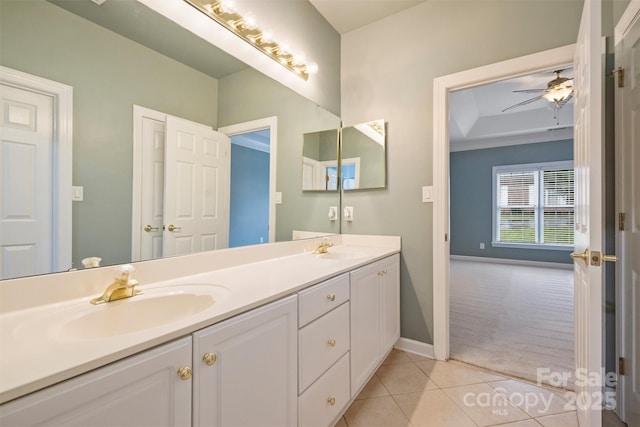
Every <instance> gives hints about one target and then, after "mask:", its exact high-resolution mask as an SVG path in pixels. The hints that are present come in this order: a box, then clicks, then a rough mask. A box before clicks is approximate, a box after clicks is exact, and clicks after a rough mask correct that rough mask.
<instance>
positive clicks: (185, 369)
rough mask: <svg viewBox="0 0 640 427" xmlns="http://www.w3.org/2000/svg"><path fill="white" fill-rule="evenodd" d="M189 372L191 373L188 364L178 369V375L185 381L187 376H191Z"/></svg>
mask: <svg viewBox="0 0 640 427" xmlns="http://www.w3.org/2000/svg"><path fill="white" fill-rule="evenodd" d="M191 373H192V372H191V368H190V367H188V366H183V367H182V368H180V369H178V376H179V377H180V379H181V380H183V381H186V380H188V379H189V378H191Z"/></svg>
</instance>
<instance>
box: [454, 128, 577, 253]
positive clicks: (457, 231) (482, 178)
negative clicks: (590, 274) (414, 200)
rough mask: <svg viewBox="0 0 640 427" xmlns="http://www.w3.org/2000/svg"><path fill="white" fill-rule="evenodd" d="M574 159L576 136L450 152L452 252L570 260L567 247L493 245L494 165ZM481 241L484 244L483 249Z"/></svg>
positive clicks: (569, 250) (569, 249)
mask: <svg viewBox="0 0 640 427" xmlns="http://www.w3.org/2000/svg"><path fill="white" fill-rule="evenodd" d="M562 160H573V140H571V139H568V140H563V141H553V142H541V143H536V144H523V145H514V146H510V147H499V148H486V149H482V150H469V151H457V152H453V153H451V155H450V167H451V169H450V179H451V192H450V197H451V199H450V202H451V211H450V212H451V223H450V226H451V255H463V256H474V257H485V258H501V259H514V260H525V261H544V262H556V263H563V264H571V262H572V261H571V258H570V257H569V253H570V252H571V249H572V248H568V249H567V250H546V249H537V248H536V249H518V248H504V247H494V246H492V245H491V241H492V232H493V231H492V207H493V196H492V174H493V169H492V168H493V167H494V166H502V165H519V164H527V163H541V162H555V161H562ZM480 243H484V245H485V248H484V249H480Z"/></svg>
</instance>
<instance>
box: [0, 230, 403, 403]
mask: <svg viewBox="0 0 640 427" xmlns="http://www.w3.org/2000/svg"><path fill="white" fill-rule="evenodd" d="M320 240H321V239H312V240H307V241H304V242H302V241H298V242H283V243H276V244H267V245H260V246H254V247H248V248H244V249H243V248H235V249H229V250H219V251H213V252H208V253H205V254H195V255H189V256H186V257H176V258H170V259H166V260H155V261H146V262H141V263H136V264H135V267H136V269H137V271H136V273H135V275H134V276H135V278H137V279H138V280H139V281H140V282H141V285H139V286H138V288H139V289H140V290H142V291H143V292H144V291H145V289H147V290H151V289H155V288H157V287H162V286H167V285H172V286H173V285H179V284H198V283H204V284H218V285H221V286H223V287H225V288H226V289H228V293H227V295H226V296H225V297H224V298H222V299H221V300H220V301H216V303H215V304H214V305H213V306H212V307H211V308H210V309H207V310H204V311H202V312H200V313H197V314H194V315H192V316H189V317H187V318H183V319H178V320H176V321H173V322H171V323H165V324H163V325H161V326H157V327H149V328H146V329H143V330H140V331H134V332H131V333H126V334H118V335H114V336H112V337H106V338H83V339H77V338H76V339H73V338H70V337H67V336H61V334H59V333H56V331H54V330H47V329H46V327H45V328H44V330H42V331H40V330H36V329H34V328H33V327H32V326H33V325H34V324H36V325H37V324H38V323H37V322H38V320H39V319H43V318H46V316H51V313H54V314H55V313H56V310H58V311H60V310H61V309H64V310H65V312H69V307H70V306H71V307H73V305H74V304H77V305H78V306H81V307H82V308H83V309H85V311H86V307H87V304H89V300H90V299H91V298H93V297H95V296H97V295H99V294H101V293H102V291H103V290H104V288H105V287H106V284H108V283H109V281H108V279H107V278H108V277H111V278H113V277H114V276H113V272H112V270H110V269H108V268H100V269H91V270H101V271H89V270H85V271H81V272H70V273H60V274H54V275H49V276H40V277H35V278H26V279H14V280H7V281H2V282H0V345H1V347H2V350H1V352H0V403H4V402H7V401H9V400H12V399H15V398H17V397H20V396H23V395H26V394H28V393H31V392H33V391H36V390H39V389H41V388H44V387H47V386H49V385H52V384H55V383H57V382H60V381H63V380H65V379H68V378H71V377H73V376H76V375H79V374H82V373H85V372H88V371H90V370H92V369H95V368H98V367H100V366H103V365H105V364H108V363H111V362H114V361H116V360H118V359H121V358H123V357H126V356H130V355H132V354H135V353H137V352H140V351H142V350H145V349H148V348H151V347H154V346H156V345H159V344H162V343H165V342H168V341H170V340H172V339H175V338H178V337H181V336H184V335H186V334H189V333H191V332H194V331H196V330H198V329H201V328H203V327H206V326H210V325H213V324H215V323H217V322H220V321H222V320H224V319H228V318H230V317H232V316H235V315H237V314H239V313H243V312H245V311H247V310H250V309H252V308H255V307H258V306H261V305H264V304H266V303H269V302H272V301H275V300H277V299H279V298H282V297H284V296H287V295H291V294H293V293H295V292H298V291H300V290H301V289H304V288H306V287H308V286H311V285H313V284H316V283H319V282H321V281H323V280H325V279H327V278H329V277H333V276H336V275H339V274H341V273H344V272H347V271H350V270H353V269H354V268H358V267H359V266H362V265H365V264H368V263H371V262H373V261H376V260H378V259H381V258H384V257H386V256H389V255H392V254H394V253H398V252H400V238H399V237H395V236H354V235H338V236H334V237H332V238H331V240H332V242H333V243H334V245H335V246H334V247H332V248H330V249H329V253H330V254H331V253H333V254H339V253H349V252H351V253H357V254H358V257H357V258H348V257H345V258H337V257H326V256H323V255H313V254H311V253H310V251H309V250H310V248H312V247H315V246H316V245H317V242H318V241H320ZM243 259H244V262H242V260H243ZM225 265H231V266H230V267H225ZM184 271H188V272H189V273H191V274H184V273H181V272H184ZM83 273H84V274H83ZM158 277H163V278H167V279H166V280H153V281H149V280H147V281H145V280H143V278H156V279H157V278H158ZM97 278H100V279H101V280H97ZM95 282H97V283H95ZM87 283H91V284H90V285H88V284H87ZM61 289H64V292H62V293H63V294H65V295H67V296H69V297H67V298H63V299H61V298H60V297H59V294H60V293H61ZM98 289H99V290H98ZM96 290H98V291H97V292H96ZM54 292H55V293H54ZM47 293H50V294H51V295H46V294H47ZM43 294H45V295H43ZM56 297H57V298H56ZM135 298H136V297H134V298H132V299H131V301H133V300H134V299H135ZM18 299H20V301H18ZM126 301H128V300H122V301H118V302H117V303H123V302H125V303H126ZM109 304H111V303H109ZM104 306H105V305H102V306H94V307H96V308H97V307H104ZM43 316H44V317H43ZM42 323H44V324H46V322H42ZM25 325H27V326H25ZM29 325H31V327H30V326H29ZM134 329H135V325H132V330H134Z"/></svg>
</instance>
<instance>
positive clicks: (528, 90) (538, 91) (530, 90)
mask: <svg viewBox="0 0 640 427" xmlns="http://www.w3.org/2000/svg"><path fill="white" fill-rule="evenodd" d="M546 91H547V89H521V90H513V91H512V92H513V93H517V92H519V93H540V92H546Z"/></svg>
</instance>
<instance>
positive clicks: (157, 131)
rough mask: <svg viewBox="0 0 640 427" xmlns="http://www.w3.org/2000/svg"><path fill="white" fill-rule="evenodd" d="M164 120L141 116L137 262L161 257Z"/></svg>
mask: <svg viewBox="0 0 640 427" xmlns="http://www.w3.org/2000/svg"><path fill="white" fill-rule="evenodd" d="M164 128H165V124H164V121H159V120H154V119H152V118H149V117H142V139H143V140H142V171H141V175H142V189H143V191H142V194H141V199H142V200H141V206H140V217H141V218H142V224H141V225H140V226H141V227H142V232H141V234H140V260H142V261H144V260H147V259H156V258H162V235H163V231H162V225H163V222H162V220H163V210H164V140H165V130H164Z"/></svg>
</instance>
